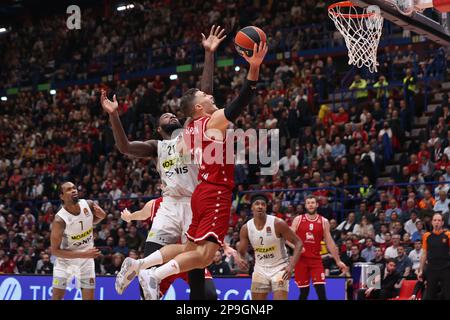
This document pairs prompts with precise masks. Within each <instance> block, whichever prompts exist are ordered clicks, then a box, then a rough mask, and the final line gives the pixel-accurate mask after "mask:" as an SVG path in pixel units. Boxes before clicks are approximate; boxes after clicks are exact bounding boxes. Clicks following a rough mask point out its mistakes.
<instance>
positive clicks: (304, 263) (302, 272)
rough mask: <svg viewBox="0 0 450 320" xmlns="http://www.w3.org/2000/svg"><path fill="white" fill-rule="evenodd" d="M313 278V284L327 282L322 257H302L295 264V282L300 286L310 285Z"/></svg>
mask: <svg viewBox="0 0 450 320" xmlns="http://www.w3.org/2000/svg"><path fill="white" fill-rule="evenodd" d="M311 278H312V282H313V284H324V283H325V270H324V269H323V264H322V259H312V258H304V257H300V259H298V262H297V265H296V266H295V283H296V284H297V286H298V287H299V288H303V287H308V286H309V282H310V279H311Z"/></svg>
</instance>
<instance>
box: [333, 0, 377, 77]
mask: <svg viewBox="0 0 450 320" xmlns="http://www.w3.org/2000/svg"><path fill="white" fill-rule="evenodd" d="M328 16H329V17H330V18H331V19H332V20H333V21H334V24H335V25H336V28H337V29H338V30H339V32H340V33H341V34H342V36H343V37H344V40H345V44H346V45H347V49H348V57H349V60H348V64H353V65H356V66H357V67H358V68H361V67H362V66H366V67H368V68H369V71H370V72H376V71H377V66H378V62H377V50H378V44H379V42H380V38H381V32H382V29H383V17H382V16H381V13H380V8H379V7H378V6H369V7H367V8H359V7H355V6H354V5H353V3H351V2H350V1H343V2H337V3H334V4H332V5H330V6H329V7H328Z"/></svg>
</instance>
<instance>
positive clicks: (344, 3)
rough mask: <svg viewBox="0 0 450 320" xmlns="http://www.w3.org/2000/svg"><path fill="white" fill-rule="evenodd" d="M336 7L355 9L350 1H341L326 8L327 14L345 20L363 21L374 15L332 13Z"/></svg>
mask: <svg viewBox="0 0 450 320" xmlns="http://www.w3.org/2000/svg"><path fill="white" fill-rule="evenodd" d="M337 7H344V8H345V7H347V8H349V7H357V6H355V5H354V4H353V3H352V2H350V1H341V2H336V3H333V4H331V5H330V6H329V7H328V13H331V14H332V15H334V16H338V17H342V18H346V19H363V18H369V17H372V16H373V15H375V13H358V14H350V13H337V12H334V11H333V9H334V8H337Z"/></svg>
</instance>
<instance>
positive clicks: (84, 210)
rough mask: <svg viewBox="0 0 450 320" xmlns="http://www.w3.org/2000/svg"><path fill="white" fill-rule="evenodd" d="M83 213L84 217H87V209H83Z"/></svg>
mask: <svg viewBox="0 0 450 320" xmlns="http://www.w3.org/2000/svg"><path fill="white" fill-rule="evenodd" d="M83 212H84V215H85V216H86V217H89V210H88V209H87V208H84V209H83Z"/></svg>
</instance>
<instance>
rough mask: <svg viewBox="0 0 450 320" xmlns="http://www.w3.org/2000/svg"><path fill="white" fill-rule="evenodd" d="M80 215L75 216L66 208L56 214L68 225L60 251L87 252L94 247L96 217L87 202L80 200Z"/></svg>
mask: <svg viewBox="0 0 450 320" xmlns="http://www.w3.org/2000/svg"><path fill="white" fill-rule="evenodd" d="M78 203H79V205H80V213H79V214H78V215H73V214H71V213H70V212H68V211H67V210H66V209H64V207H61V209H59V211H58V212H57V213H56V215H57V216H59V217H60V218H61V219H63V220H64V222H65V223H66V227H65V228H64V233H63V239H62V242H61V246H60V249H64V250H86V249H89V248H93V247H94V235H93V234H92V231H93V230H94V229H93V226H94V224H93V221H94V215H93V214H92V211H91V208H89V204H88V202H87V201H86V200H84V199H80V200H79V202H78Z"/></svg>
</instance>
